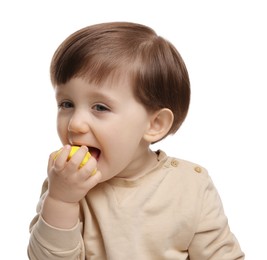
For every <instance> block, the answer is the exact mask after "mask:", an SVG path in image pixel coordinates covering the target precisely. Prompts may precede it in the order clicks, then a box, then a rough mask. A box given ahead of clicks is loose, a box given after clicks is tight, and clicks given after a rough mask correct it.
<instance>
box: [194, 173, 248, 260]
mask: <svg viewBox="0 0 267 260" xmlns="http://www.w3.org/2000/svg"><path fill="white" fill-rule="evenodd" d="M208 178H209V177H208ZM189 256H190V259H192V260H198V259H202V260H205V259H209V260H217V259H220V260H224V259H225V260H242V259H244V254H243V252H242V251H241V249H240V246H239V243H238V241H237V240H236V238H235V236H234V235H233V234H232V233H231V231H230V228H229V226H228V221H227V218H226V216H225V214H224V211H223V206H222V203H221V200H220V197H219V194H218V193H217V191H216V189H215V187H214V185H213V183H212V181H211V180H210V179H209V182H208V184H207V185H206V187H205V188H204V194H203V199H202V211H201V214H200V216H199V222H198V225H197V228H196V233H195V235H194V238H193V240H192V241H191V244H190V247H189Z"/></svg>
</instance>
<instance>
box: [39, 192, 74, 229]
mask: <svg viewBox="0 0 267 260" xmlns="http://www.w3.org/2000/svg"><path fill="white" fill-rule="evenodd" d="M41 216H42V218H43V219H44V220H45V222H46V223H48V224H49V225H51V226H53V227H56V228H61V229H70V228H73V227H74V226H75V225H76V224H77V222H78V220H79V203H67V202H63V201H60V200H56V199H54V198H52V197H51V196H49V194H48V195H47V196H46V198H45V199H44V201H43V205H42V209H41Z"/></svg>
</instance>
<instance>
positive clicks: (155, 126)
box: [144, 108, 174, 143]
mask: <svg viewBox="0 0 267 260" xmlns="http://www.w3.org/2000/svg"><path fill="white" fill-rule="evenodd" d="M173 117H174V116H173V113H172V111H171V110H170V109H168V108H162V109H160V110H157V111H156V112H154V113H153V114H151V118H150V124H149V127H148V129H147V131H146V133H145V134H144V139H145V140H146V141H147V142H149V143H154V142H157V141H159V140H161V139H162V138H163V137H164V136H165V135H166V134H167V133H168V132H169V130H170V128H171V126H172V123H173Z"/></svg>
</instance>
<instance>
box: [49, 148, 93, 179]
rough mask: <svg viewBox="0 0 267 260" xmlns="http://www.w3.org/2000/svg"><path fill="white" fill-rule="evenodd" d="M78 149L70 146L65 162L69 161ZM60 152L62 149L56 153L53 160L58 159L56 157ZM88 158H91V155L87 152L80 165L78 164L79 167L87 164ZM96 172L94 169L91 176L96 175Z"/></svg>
mask: <svg viewBox="0 0 267 260" xmlns="http://www.w3.org/2000/svg"><path fill="white" fill-rule="evenodd" d="M79 149H80V146H72V147H71V150H70V153H69V156H68V159H67V160H70V158H71V157H72V156H73V155H74V154H75V153H76V152H77V151H78V150H79ZM61 150H62V149H60V150H59V151H58V152H57V153H56V155H55V157H54V159H56V158H57V157H58V155H59V154H60V152H61ZM90 157H91V154H90V153H89V152H87V153H86V155H85V156H84V158H83V160H82V162H81V164H80V167H83V166H84V165H85V164H86V163H87V161H88V160H89V159H90ZM96 171H97V170H96V169H94V170H93V172H92V174H91V175H94V174H95V173H96Z"/></svg>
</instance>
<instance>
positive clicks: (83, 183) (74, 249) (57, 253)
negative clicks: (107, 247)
mask: <svg viewBox="0 0 267 260" xmlns="http://www.w3.org/2000/svg"><path fill="white" fill-rule="evenodd" d="M69 149H70V147H69V146H66V147H64V149H63V150H62V152H61V154H60V155H59V156H58V157H57V159H56V160H54V153H53V154H51V155H50V158H49V163H48V181H47V185H45V186H46V187H45V188H44V189H43V193H44V192H45V193H44V194H43V196H42V199H41V203H40V205H39V208H38V210H37V211H38V212H37V213H38V215H37V217H36V218H35V220H34V221H33V222H32V224H31V237H30V243H29V247H28V255H29V258H30V259H32V260H34V259H38V260H42V259H51V260H52V259H62V257H64V259H84V249H83V241H82V237H81V232H80V226H79V201H80V200H81V199H82V198H83V197H84V196H85V195H86V194H87V193H88V191H89V190H90V189H91V188H92V187H94V186H95V185H96V184H97V183H98V182H99V180H100V178H101V174H100V172H97V173H96V174H95V175H94V176H92V177H91V172H92V169H95V168H96V161H95V160H94V159H93V158H92V159H90V160H89V161H88V163H86V164H85V165H84V166H83V167H82V168H80V167H79V165H80V161H81V160H82V159H83V157H84V154H85V153H86V151H87V148H86V149H85V148H83V149H80V150H81V151H78V152H77V153H76V154H75V155H74V156H73V158H71V159H70V160H69V161H67V157H68V154H69ZM45 190H46V191H45Z"/></svg>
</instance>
